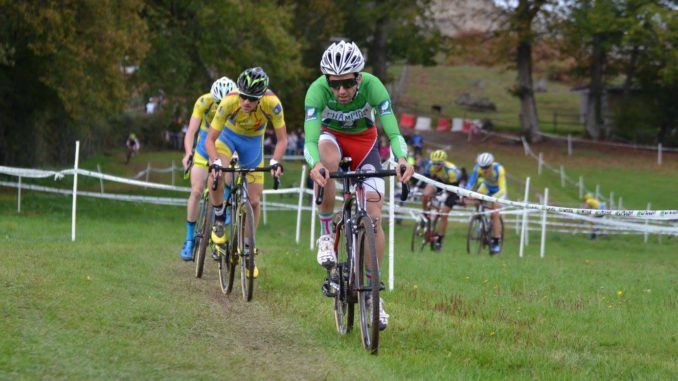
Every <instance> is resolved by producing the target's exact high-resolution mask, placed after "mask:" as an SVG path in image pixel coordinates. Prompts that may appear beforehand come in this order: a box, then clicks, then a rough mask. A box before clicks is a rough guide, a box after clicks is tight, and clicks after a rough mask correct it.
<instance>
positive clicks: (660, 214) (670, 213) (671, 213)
mask: <svg viewBox="0 0 678 381" xmlns="http://www.w3.org/2000/svg"><path fill="white" fill-rule="evenodd" d="M414 177H415V178H416V179H418V180H422V181H424V182H426V183H428V184H433V185H435V186H436V187H438V188H442V189H445V190H448V191H450V192H453V193H456V194H458V195H460V196H464V197H471V198H475V199H479V200H483V201H487V202H496V203H499V204H502V205H509V206H514V207H517V208H525V209H532V210H539V211H542V210H546V211H547V212H551V213H572V214H579V215H587V216H615V217H633V218H642V219H653V220H671V219H678V210H601V209H579V208H563V207H558V206H550V205H540V204H530V203H525V202H519V201H511V200H506V199H498V198H495V197H490V196H486V195H484V194H480V193H477V192H473V191H470V190H466V189H462V188H459V187H456V186H454V185H448V184H443V183H441V182H438V181H435V180H431V179H429V178H426V177H424V176H422V175H420V174H418V173H415V174H414Z"/></svg>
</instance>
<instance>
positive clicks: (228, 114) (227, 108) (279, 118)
mask: <svg viewBox="0 0 678 381" xmlns="http://www.w3.org/2000/svg"><path fill="white" fill-rule="evenodd" d="M268 121H270V122H271V124H272V125H273V128H275V129H278V128H281V127H283V126H285V117H284V114H283V108H282V103H280V99H278V96H277V95H275V93H273V92H272V91H270V90H269V91H267V92H266V94H264V96H263V97H261V99H260V100H259V104H258V105H257V108H256V109H255V110H254V111H252V112H249V113H245V112H243V111H242V109H241V108H240V96H239V94H238V93H237V92H235V93H230V94H228V95H227V96H225V97H224V99H222V100H221V104H219V108H218V109H217V111H216V114H215V115H214V118H213V119H212V123H211V127H212V128H214V129H215V130H218V131H223V130H224V128H227V129H230V130H231V131H233V132H235V133H236V134H238V135H242V136H263V135H264V131H265V130H266V125H267V123H268Z"/></svg>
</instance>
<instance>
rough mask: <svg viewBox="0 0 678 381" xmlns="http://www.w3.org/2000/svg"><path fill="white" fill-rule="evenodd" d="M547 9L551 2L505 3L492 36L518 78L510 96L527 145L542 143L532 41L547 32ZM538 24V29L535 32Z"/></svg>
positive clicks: (528, 0) (547, 0)
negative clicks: (514, 99)
mask: <svg viewBox="0 0 678 381" xmlns="http://www.w3.org/2000/svg"><path fill="white" fill-rule="evenodd" d="M550 5H552V2H551V1H550V0H519V1H518V2H517V3H515V2H509V1H506V2H505V3H504V4H503V6H502V9H503V12H502V17H500V23H499V28H498V29H497V30H496V31H495V32H494V34H495V36H496V37H498V38H499V39H501V40H503V42H504V44H503V45H504V46H505V47H506V48H507V51H508V52H510V53H509V54H510V55H512V56H513V58H514V60H515V61H514V62H515V65H516V70H517V72H518V76H517V78H516V82H515V84H514V86H513V88H512V89H511V90H510V92H511V93H512V94H513V95H515V96H516V97H518V99H519V100H520V125H521V131H522V134H523V136H525V138H526V139H527V140H528V141H530V142H539V141H540V140H541V135H540V130H539V119H538V117H537V104H536V102H535V96H534V81H533V78H532V71H533V62H532V61H533V57H532V56H533V52H532V49H533V46H534V44H535V41H536V40H537V39H538V38H540V37H541V35H542V34H544V33H545V31H546V26H547V25H548V21H547V19H548V16H549V14H548V12H547V11H546V8H547V6H550ZM540 18H541V19H540ZM538 21H540V22H539V23H538ZM537 23H538V25H539V26H540V29H537V28H536V26H535V24H537Z"/></svg>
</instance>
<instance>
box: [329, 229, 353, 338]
mask: <svg viewBox="0 0 678 381" xmlns="http://www.w3.org/2000/svg"><path fill="white" fill-rule="evenodd" d="M345 227H346V225H345V224H343V223H342V224H341V225H337V227H336V234H335V240H336V239H338V240H339V243H338V246H337V266H336V268H335V269H333V270H332V271H331V272H330V277H332V278H333V279H332V281H333V282H335V283H336V284H338V285H339V289H338V290H336V293H335V295H334V321H335V323H336V325H337V332H339V334H340V335H346V334H348V333H349V332H351V330H352V329H353V316H354V307H355V301H354V300H353V301H352V300H350V298H351V294H352V290H349V289H348V283H349V278H350V265H349V259H348V254H347V253H348V252H347V251H346V248H347V247H348V243H347V237H346V229H345Z"/></svg>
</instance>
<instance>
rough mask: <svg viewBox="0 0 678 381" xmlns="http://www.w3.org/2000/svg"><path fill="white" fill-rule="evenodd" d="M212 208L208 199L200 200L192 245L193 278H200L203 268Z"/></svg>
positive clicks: (209, 233)
mask: <svg viewBox="0 0 678 381" xmlns="http://www.w3.org/2000/svg"><path fill="white" fill-rule="evenodd" d="M213 214H214V207H213V206H212V203H211V202H209V199H205V198H203V199H202V203H201V205H200V216H199V217H198V226H196V229H195V231H196V234H195V238H194V243H193V258H194V260H195V277H196V278H202V273H203V270H204V268H205V252H206V251H207V246H209V242H210V235H211V233H212V221H213V219H214V218H213Z"/></svg>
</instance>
